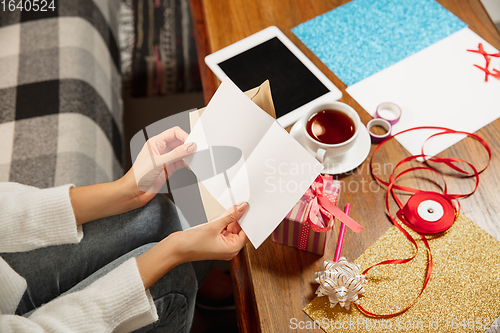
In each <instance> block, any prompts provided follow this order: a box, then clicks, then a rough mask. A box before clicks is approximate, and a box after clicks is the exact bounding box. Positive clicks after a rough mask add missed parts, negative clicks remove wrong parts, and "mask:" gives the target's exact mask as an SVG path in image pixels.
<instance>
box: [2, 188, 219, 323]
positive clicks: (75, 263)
mask: <svg viewBox="0 0 500 333" xmlns="http://www.w3.org/2000/svg"><path fill="white" fill-rule="evenodd" d="M182 219H184V217H183V216H182V215H179V214H178V213H177V210H176V208H175V205H174V204H173V203H172V202H171V201H170V200H169V199H168V198H167V197H166V196H165V195H162V194H158V195H157V196H156V197H155V198H154V199H153V200H151V202H149V203H148V204H147V205H146V206H144V207H143V208H140V209H136V210H133V211H130V212H128V213H125V214H121V215H117V216H112V217H108V218H104V219H100V220H96V221H93V222H89V223H86V224H84V225H83V232H84V237H83V239H82V241H81V242H80V243H79V244H67V245H58V246H49V247H45V248H41V249H37V250H33V251H28V252H17V253H2V254H1V257H2V258H3V259H4V260H5V261H6V262H7V263H9V265H10V266H11V267H12V268H13V269H14V270H15V271H16V272H17V273H19V274H20V275H21V276H23V277H24V278H25V279H26V281H27V283H28V288H27V290H26V292H25V294H24V296H23V298H22V300H21V302H20V303H19V306H18V308H17V311H16V314H18V315H23V316H29V315H30V314H31V312H33V311H34V310H36V308H38V307H40V306H41V305H43V304H44V303H47V302H49V301H51V300H52V299H54V298H56V297H59V296H61V295H64V294H67V293H71V292H74V291H77V290H80V289H83V288H85V287H86V286H88V285H90V284H91V283H92V282H94V281H95V280H97V279H99V278H100V277H102V276H104V275H105V274H106V273H108V272H110V271H111V270H113V269H114V268H116V267H117V266H119V265H120V264H122V263H123V262H125V261H126V260H127V259H129V258H132V257H137V256H139V255H140V254H142V253H143V252H145V251H147V250H148V249H149V248H151V247H152V246H153V245H154V244H156V242H158V241H160V240H162V239H163V238H165V237H166V236H168V235H169V234H171V233H173V232H176V231H179V230H182V226H181V220H182ZM184 222H185V221H183V223H182V225H187V223H184ZM211 265H212V262H211V261H202V262H193V263H185V264H182V265H179V266H177V267H175V268H174V269H173V270H171V271H170V272H168V273H167V274H166V275H165V276H164V277H163V278H161V279H160V280H159V281H158V282H157V283H155V284H154V285H153V286H152V287H151V288H150V292H151V295H152V296H153V299H154V302H155V305H156V308H157V311H158V317H159V318H160V319H159V320H158V321H157V322H155V323H153V324H151V325H150V326H147V327H144V328H142V329H140V330H138V331H137V332H189V331H190V329H191V323H192V320H193V315H194V305H195V298H196V290H197V289H198V285H199V284H201V282H202V280H203V279H204V278H205V277H206V275H207V274H208V271H209V270H210V267H211Z"/></svg>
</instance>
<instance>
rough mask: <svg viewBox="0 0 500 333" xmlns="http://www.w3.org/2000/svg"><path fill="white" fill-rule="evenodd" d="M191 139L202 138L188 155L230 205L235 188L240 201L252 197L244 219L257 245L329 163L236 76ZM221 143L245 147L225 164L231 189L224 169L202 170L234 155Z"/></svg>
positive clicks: (244, 226) (213, 191) (216, 97)
mask: <svg viewBox="0 0 500 333" xmlns="http://www.w3.org/2000/svg"><path fill="white" fill-rule="evenodd" d="M186 142H188V143H189V142H196V144H197V152H196V153H195V154H193V155H192V156H190V157H188V158H186V159H184V161H185V162H186V163H187V164H188V165H189V167H190V168H191V170H192V171H193V172H194V173H195V174H196V175H197V176H198V178H200V179H201V181H202V183H203V185H204V186H205V187H206V188H207V190H208V191H209V192H210V194H211V195H212V196H213V197H214V198H215V199H217V201H219V203H220V204H221V205H222V206H223V207H224V208H226V209H228V208H229V207H231V206H232V205H233V200H232V198H231V193H232V195H233V196H234V202H236V203H238V202H240V201H247V202H248V203H249V209H248V210H247V212H246V213H245V215H243V217H242V218H241V219H240V221H239V223H240V225H241V227H242V229H243V230H244V231H245V233H246V235H247V236H248V238H249V239H250V241H251V242H252V244H253V245H254V247H255V248H258V247H259V246H260V245H261V244H262V242H264V241H265V240H266V238H267V237H268V236H269V235H270V234H271V233H272V232H273V231H274V229H275V228H276V227H277V226H278V225H279V223H280V222H281V221H282V220H283V218H284V217H285V216H286V214H288V212H289V211H290V209H292V208H293V206H294V205H295V204H296V203H297V201H298V200H299V199H300V198H301V196H302V194H304V192H305V191H306V190H307V188H308V187H309V186H310V185H311V184H312V182H313V181H314V179H315V178H316V177H317V176H318V174H319V173H320V172H321V170H322V169H323V166H322V165H321V164H320V163H319V162H318V161H317V160H316V159H315V158H314V157H313V156H311V154H310V153H309V152H307V151H306V150H305V149H304V148H303V147H302V146H301V145H300V144H299V143H298V142H297V141H295V140H294V139H293V138H292V137H291V136H290V134H288V133H287V132H286V131H285V130H284V129H283V128H282V127H281V126H280V125H279V124H278V123H277V122H276V120H275V119H274V118H272V117H271V116H269V115H268V114H267V113H266V112H265V111H263V110H262V109H260V108H259V107H258V106H257V105H255V104H254V103H253V102H252V101H251V100H250V99H249V98H248V97H246V96H245V95H244V94H243V93H242V92H241V91H240V90H239V89H238V87H236V85H234V84H233V83H232V82H231V81H224V82H223V83H222V84H221V86H220V87H219V89H218V90H217V92H216V93H215V95H214V96H213V97H212V100H211V101H210V102H209V103H208V105H207V107H206V109H205V111H204V112H203V114H202V115H201V117H200V119H199V120H198V122H197V123H196V125H195V126H194V128H193V130H192V132H191V133H190V135H189V137H188V139H187V140H186ZM216 147H234V148H238V149H239V150H240V151H241V152H242V156H241V158H240V159H239V160H238V161H237V162H234V163H231V165H232V166H230V167H229V168H227V170H225V172H226V176H227V178H228V180H229V183H230V187H231V189H228V187H227V185H226V180H225V176H224V175H223V173H219V174H217V175H216V176H215V177H210V178H207V179H204V178H206V176H201V175H204V174H206V172H207V170H210V169H211V170H213V165H217V164H218V163H219V162H220V160H221V159H227V160H231V159H232V158H233V159H234V157H231V156H228V157H226V156H224V157H221V156H220V155H217V154H216V149H217V148H216ZM207 149H208V150H212V154H211V155H212V161H207V154H203V153H200V152H202V151H204V150H207ZM219 149H220V148H219ZM219 171H220V170H219ZM215 173H217V172H214V174H215Z"/></svg>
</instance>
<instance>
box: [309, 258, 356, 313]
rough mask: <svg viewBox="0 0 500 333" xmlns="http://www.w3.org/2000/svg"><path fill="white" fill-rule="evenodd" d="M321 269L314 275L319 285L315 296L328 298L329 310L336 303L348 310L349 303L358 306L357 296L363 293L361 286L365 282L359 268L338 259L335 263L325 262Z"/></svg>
mask: <svg viewBox="0 0 500 333" xmlns="http://www.w3.org/2000/svg"><path fill="white" fill-rule="evenodd" d="M323 267H324V271H321V272H317V273H316V275H317V278H316V282H317V283H319V287H318V290H316V295H318V296H319V297H321V296H328V299H329V300H330V307H331V308H333V307H334V306H335V305H336V304H337V303H338V304H339V305H340V306H342V307H344V308H346V309H348V310H349V308H350V306H351V303H354V304H358V298H359V296H362V295H363V294H364V293H365V289H364V288H363V284H364V283H365V282H366V280H365V276H364V275H363V274H361V272H360V266H359V265H355V264H351V263H349V262H348V261H347V260H346V258H344V257H340V259H339V261H337V262H334V261H329V260H325V261H324V263H323Z"/></svg>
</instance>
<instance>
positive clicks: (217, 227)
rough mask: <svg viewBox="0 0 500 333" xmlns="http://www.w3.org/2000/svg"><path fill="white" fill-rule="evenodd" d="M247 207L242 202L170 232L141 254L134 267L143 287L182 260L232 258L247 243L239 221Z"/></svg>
mask: <svg viewBox="0 0 500 333" xmlns="http://www.w3.org/2000/svg"><path fill="white" fill-rule="evenodd" d="M247 208H248V203H246V202H241V203H239V204H238V205H235V206H232V207H231V208H229V209H228V210H227V211H226V212H225V213H223V214H222V215H221V216H219V217H218V218H216V219H214V220H211V221H210V222H207V223H205V224H201V225H198V226H196V227H193V228H190V229H187V230H184V231H178V232H175V233H172V234H170V235H169V236H168V237H167V238H165V239H163V240H162V241H161V242H159V243H158V244H156V245H155V246H154V247H152V248H151V249H149V250H148V251H146V252H145V253H143V254H141V255H140V256H139V257H138V258H137V266H138V268H139V272H140V274H141V277H142V280H143V282H144V286H145V288H146V289H147V288H149V287H151V286H152V285H153V284H154V283H155V282H156V281H158V280H159V279H160V278H161V277H162V276H163V275H165V274H166V273H167V272H169V271H170V270H171V269H172V268H174V267H175V266H177V265H180V264H182V263H185V262H189V261H199V260H231V259H232V258H234V257H235V256H236V255H237V254H238V253H239V252H240V250H241V249H242V248H243V246H245V244H246V243H248V238H247V236H246V234H245V232H244V231H243V230H242V229H241V226H240V225H239V224H238V220H239V219H240V218H241V217H242V216H243V214H244V213H245V211H246V209H247Z"/></svg>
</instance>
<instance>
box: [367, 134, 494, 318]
mask: <svg viewBox="0 0 500 333" xmlns="http://www.w3.org/2000/svg"><path fill="white" fill-rule="evenodd" d="M420 129H433V130H441V132H439V133H436V134H433V135H431V136H429V137H428V138H427V139H426V140H425V142H424V144H423V145H422V154H420V155H413V156H409V157H406V158H404V159H403V160H401V161H400V162H399V163H398V164H397V165H396V167H395V168H394V170H393V172H392V173H391V176H390V177H389V181H388V182H387V181H384V180H382V179H380V178H379V177H378V176H377V175H376V174H375V173H374V172H373V158H374V157H375V154H376V153H377V151H378V150H379V149H380V148H381V147H382V146H383V145H384V144H385V143H386V142H387V141H389V140H390V139H391V138H393V137H395V136H397V135H400V134H403V133H406V132H410V131H415V130H420ZM444 134H465V135H468V136H470V137H472V138H474V139H476V140H477V141H479V142H480V143H481V144H482V145H483V147H484V148H485V149H486V151H487V152H488V163H487V164H486V166H485V167H484V168H483V169H481V170H480V171H477V169H476V168H475V167H474V166H473V165H472V164H471V163H469V162H467V161H464V160H462V159H459V158H454V157H449V158H440V157H435V156H428V155H425V154H424V146H425V143H426V142H427V141H428V140H430V139H431V138H433V137H436V136H439V135H444ZM417 158H423V159H424V161H425V162H424V163H425V164H426V165H427V167H412V168H409V169H406V170H404V171H402V172H400V173H399V174H397V175H396V170H397V169H398V168H399V167H400V166H401V165H403V164H405V163H407V162H410V161H412V160H415V159H417ZM429 162H434V163H443V164H445V165H447V166H448V167H450V168H452V169H453V170H455V171H458V172H460V173H461V174H463V175H465V176H467V177H475V180H476V186H475V187H474V189H473V190H472V191H471V192H469V193H466V194H449V193H448V191H447V186H446V181H445V180H444V178H443V176H442V175H441V173H440V172H439V171H437V170H436V169H434V168H432V167H431V166H430V165H429ZM490 162H491V149H490V147H489V146H488V144H487V143H486V141H484V140H483V139H482V138H481V137H479V136H478V135H476V134H473V133H468V132H463V131H455V130H452V129H449V128H445V127H434V126H422V127H415V128H410V129H407V130H404V131H402V132H399V133H397V134H394V135H392V136H390V137H388V138H387V139H385V140H384V141H383V142H382V143H381V144H380V145H379V146H378V147H377V148H376V149H375V151H374V152H373V155H372V157H371V159H370V171H371V174H372V176H373V178H375V180H376V181H377V182H378V183H379V184H382V185H385V186H387V193H386V197H385V208H386V214H387V215H388V216H389V218H390V219H391V221H392V223H393V224H394V226H396V228H398V230H399V231H401V232H402V233H403V235H404V236H405V237H406V238H407V239H408V240H409V241H410V242H411V243H412V244H413V245H414V246H415V254H414V255H413V256H412V257H411V258H406V259H393V260H385V261H382V262H380V263H378V264H375V265H373V266H371V267H368V268H367V269H365V270H364V271H363V274H366V273H367V272H368V271H369V270H370V269H372V268H373V267H376V266H379V265H397V264H404V263H407V262H409V261H411V260H413V259H414V258H415V257H416V256H417V254H418V245H417V242H416V241H415V240H414V239H413V237H412V236H411V235H410V234H409V233H408V232H407V231H406V230H405V229H404V228H403V227H402V226H401V225H400V224H399V223H398V221H397V220H396V219H395V218H394V217H393V216H392V214H391V212H390V209H389V197H390V195H391V194H392V197H393V198H394V200H395V201H396V203H397V204H398V206H399V208H400V209H403V207H404V205H403V203H402V202H401V201H400V200H399V198H398V197H397V196H396V192H395V191H394V190H401V191H406V192H410V193H420V192H424V191H421V190H419V189H415V188H411V187H407V186H400V185H396V184H395V183H396V181H397V180H398V179H399V178H400V177H402V176H403V175H405V174H407V173H410V172H412V171H416V170H429V171H432V172H435V173H437V174H439V175H440V176H441V178H442V179H443V182H444V189H443V196H444V197H446V198H447V199H449V200H456V199H459V198H465V197H468V196H470V195H472V194H473V193H474V192H475V191H476V189H477V187H478V186H479V174H481V173H482V172H483V171H484V170H486V168H487V167H488V165H489V164H490ZM457 163H465V164H467V165H468V166H469V167H470V168H471V170H472V173H471V172H467V171H466V170H464V169H463V168H460V167H459V166H458V165H457ZM459 212H460V204H458V201H457V205H456V206H455V213H456V215H458V214H459ZM417 234H418V235H419V237H420V239H421V240H422V242H423V243H424V245H425V247H426V248H427V251H428V253H429V264H428V266H427V274H426V277H425V281H424V284H423V286H422V289H421V290H420V293H419V294H418V295H417V297H415V299H414V300H413V301H412V302H411V303H410V304H409V305H408V306H406V307H405V308H404V309H402V310H400V311H398V312H395V313H390V314H376V313H373V312H370V311H367V310H366V309H364V308H363V307H362V306H361V305H358V308H359V310H360V311H361V312H363V313H364V314H366V315H369V316H373V317H382V318H386V317H392V316H395V315H398V314H401V313H403V312H405V311H406V310H408V309H409V308H410V307H412V306H413V304H414V303H415V302H416V301H417V299H418V298H419V297H420V295H422V293H423V292H424V290H425V288H426V287H427V284H428V283H429V280H430V278H431V273H432V266H433V261H432V253H431V249H430V247H429V243H428V242H427V238H426V237H425V235H424V234H422V233H419V232H417Z"/></svg>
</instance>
